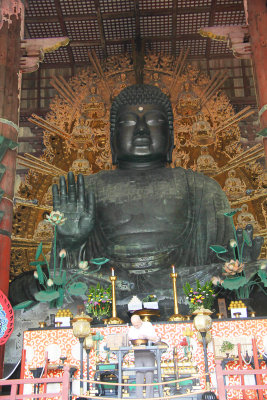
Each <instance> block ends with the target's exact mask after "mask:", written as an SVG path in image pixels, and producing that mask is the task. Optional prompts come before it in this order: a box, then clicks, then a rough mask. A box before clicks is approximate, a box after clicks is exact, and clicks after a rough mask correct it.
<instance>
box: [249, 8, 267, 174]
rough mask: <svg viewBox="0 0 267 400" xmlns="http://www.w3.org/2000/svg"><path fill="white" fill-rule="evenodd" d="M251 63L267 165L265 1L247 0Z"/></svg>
mask: <svg viewBox="0 0 267 400" xmlns="http://www.w3.org/2000/svg"><path fill="white" fill-rule="evenodd" d="M247 11H248V26H249V34H250V43H251V48H252V63H253V68H254V74H255V84H256V91H257V100H258V107H259V116H260V123H261V132H260V133H259V134H260V135H262V136H263V137H264V139H263V143H264V150H265V160H266V167H267V29H266V27H267V3H266V0H247Z"/></svg>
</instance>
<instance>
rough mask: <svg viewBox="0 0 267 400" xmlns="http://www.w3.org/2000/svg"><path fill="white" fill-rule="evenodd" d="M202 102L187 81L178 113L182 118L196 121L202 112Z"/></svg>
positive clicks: (180, 99)
mask: <svg viewBox="0 0 267 400" xmlns="http://www.w3.org/2000/svg"><path fill="white" fill-rule="evenodd" d="M200 108H201V100H200V97H198V96H197V95H196V94H195V93H194V92H193V91H192V89H191V84H190V82H188V81H186V82H185V83H184V85H183V91H182V92H181V93H179V95H178V99H177V104H176V112H177V113H178V114H179V115H181V117H182V118H187V119H189V120H191V119H192V121H193V120H195V115H196V114H197V113H198V112H199V111H200Z"/></svg>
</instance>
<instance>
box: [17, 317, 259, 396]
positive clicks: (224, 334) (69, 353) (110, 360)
mask: <svg viewBox="0 0 267 400" xmlns="http://www.w3.org/2000/svg"><path fill="white" fill-rule="evenodd" d="M153 325H154V327H155V330H156V332H157V335H158V336H160V337H161V341H163V342H165V343H167V345H168V348H167V349H165V350H164V351H163V352H162V355H161V372H160V375H161V379H162V380H166V381H167V380H168V379H174V378H177V377H178V378H179V377H180V378H181V377H183V376H187V377H192V376H193V377H194V378H196V380H195V382H193V386H196V389H195V390H196V391H197V388H199V389H201V388H202V389H204V388H205V365H204V353H203V346H202V343H200V342H199V340H198V338H197V331H196V330H195V328H194V327H193V323H192V321H181V322H160V323H154V324H153ZM127 330H128V325H117V326H113V325H105V326H103V325H100V326H92V334H93V335H95V337H96V338H98V340H97V341H96V342H95V344H96V346H95V348H94V349H92V350H91V351H90V364H89V365H90V379H91V380H93V379H94V378H95V374H96V371H97V369H98V367H99V365H109V364H116V363H117V362H118V358H117V355H116V351H107V347H106V338H107V336H108V335H112V334H113V335H116V334H120V333H127ZM210 332H211V338H212V339H211V341H210V343H209V344H208V349H207V350H208V364H209V371H210V376H211V384H212V390H214V391H216V389H217V379H216V373H215V359H217V360H218V359H220V360H223V362H224V367H225V368H227V369H240V365H238V361H237V360H238V359H237V356H238V353H237V344H238V343H241V355H242V357H243V361H244V362H243V367H242V368H245V369H251V368H252V367H251V362H252V345H251V341H252V339H253V338H254V339H255V342H256V346H257V350H258V355H259V363H260V368H263V369H266V362H265V361H264V360H265V358H266V357H265V354H266V352H267V318H262V317H261V318H257V317H256V318H243V319H218V320H213V322H212V329H211V331H210ZM185 338H186V339H187V342H189V347H187V349H185V345H184V343H185ZM224 341H229V342H231V343H232V344H233V345H234V348H233V349H232V350H231V351H230V352H229V353H228V354H226V353H224V352H222V351H221V346H222V343H223V342H224ZM23 349H25V350H26V362H25V373H24V378H27V377H32V376H33V375H32V372H31V371H32V370H34V369H36V368H39V367H42V366H43V365H44V363H45V354H46V352H47V354H48V358H49V366H50V367H49V375H50V376H60V375H61V374H62V360H63V359H64V360H63V361H64V363H65V364H67V365H71V366H72V367H73V368H77V370H76V371H75V372H74V375H73V382H72V388H73V393H74V394H75V393H76V394H78V393H79V386H80V383H79V374H80V371H79V369H80V343H79V340H78V339H77V338H76V337H75V336H74V335H73V331H72V328H71V327H70V328H53V327H48V328H42V329H40V328H36V329H30V330H28V331H25V332H24V338H23ZM185 350H187V351H185ZM266 356H267V354H266ZM53 366H54V367H53ZM133 366H134V355H133V351H131V350H130V352H127V354H126V356H125V357H124V359H123V369H127V367H129V369H130V367H133ZM186 372H188V374H187V375H186ZM86 376H87V366H86V353H85V351H84V379H85V380H86ZM129 379H130V378H129V373H127V379H126V381H128V382H129ZM227 379H228V378H227ZM230 379H232V380H233V379H235V378H233V377H231V378H229V380H230ZM236 379H237V382H239V381H238V379H239V378H236ZM253 379H254V378H253V376H252V375H251V376H250V378H247V381H248V384H253ZM254 381H255V380H254ZM263 383H264V384H265V385H266V384H267V369H266V375H264V376H263ZM84 389H85V391H86V383H84ZM90 389H91V393H92V395H94V393H96V391H95V385H92V384H91V386H90ZM29 390H30V388H29ZM189 390H191V391H192V398H193V394H194V389H192V385H191V387H190V389H189ZM120 393H121V394H122V397H131V393H130V391H129V390H128V391H127V390H122V392H120ZM163 394H164V396H166V395H168V394H170V393H168V391H167V390H164V391H163ZM263 395H264V398H267V390H264V391H263ZM242 396H243V394H242V391H241V390H229V391H228V396H227V398H228V399H233V400H234V399H241V398H242ZM180 397H181V396H180ZM256 398H257V393H256V391H255V390H246V399H247V400H249V399H256Z"/></svg>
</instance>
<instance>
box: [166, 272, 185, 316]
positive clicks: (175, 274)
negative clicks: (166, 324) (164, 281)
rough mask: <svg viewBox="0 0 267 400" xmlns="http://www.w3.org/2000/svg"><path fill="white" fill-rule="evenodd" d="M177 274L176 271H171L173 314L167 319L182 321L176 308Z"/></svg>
mask: <svg viewBox="0 0 267 400" xmlns="http://www.w3.org/2000/svg"><path fill="white" fill-rule="evenodd" d="M177 276H178V274H177V273H176V272H172V273H171V274H170V277H171V278H172V287H173V303H174V314H173V315H172V316H171V317H170V318H169V321H183V320H184V317H183V315H181V314H179V309H178V299H177V289H176V278H177Z"/></svg>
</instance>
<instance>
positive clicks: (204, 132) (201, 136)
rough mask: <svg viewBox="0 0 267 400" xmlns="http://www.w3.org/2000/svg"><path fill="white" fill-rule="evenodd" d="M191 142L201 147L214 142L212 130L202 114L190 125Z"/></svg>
mask: <svg viewBox="0 0 267 400" xmlns="http://www.w3.org/2000/svg"><path fill="white" fill-rule="evenodd" d="M192 140H193V142H194V143H195V144H197V145H202V146H203V145H209V144H212V143H214V141H215V134H214V132H213V129H212V127H211V125H210V123H209V122H208V121H207V120H206V119H205V117H204V116H203V115H202V113H200V114H198V116H197V121H196V122H194V123H193V125H192Z"/></svg>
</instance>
